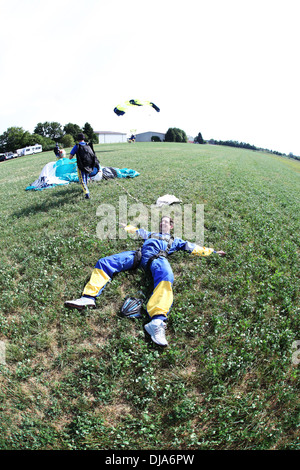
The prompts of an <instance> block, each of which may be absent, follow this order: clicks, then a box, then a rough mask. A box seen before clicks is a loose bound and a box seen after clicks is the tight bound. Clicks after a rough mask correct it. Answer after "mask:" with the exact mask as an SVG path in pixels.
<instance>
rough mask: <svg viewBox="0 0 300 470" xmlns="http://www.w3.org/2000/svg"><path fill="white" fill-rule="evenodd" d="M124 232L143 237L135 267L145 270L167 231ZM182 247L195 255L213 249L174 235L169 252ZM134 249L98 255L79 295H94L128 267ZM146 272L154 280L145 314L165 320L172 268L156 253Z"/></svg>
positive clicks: (170, 301)
mask: <svg viewBox="0 0 300 470" xmlns="http://www.w3.org/2000/svg"><path fill="white" fill-rule="evenodd" d="M125 230H127V231H128V232H131V233H134V232H136V233H137V234H138V235H139V236H140V237H141V238H143V239H144V240H145V241H144V244H143V246H142V248H141V260H140V264H139V267H140V268H142V269H144V270H146V269H147V266H148V262H149V260H150V259H151V258H152V257H153V256H155V255H157V254H158V253H159V252H160V251H165V250H166V249H167V246H168V242H169V239H170V235H169V234H162V233H153V232H148V231H146V230H144V229H136V228H135V227H132V226H127V227H126V228H125ZM179 250H184V251H187V252H189V253H191V254H193V255H196V256H209V255H211V253H213V252H214V249H213V248H205V247H201V246H199V245H197V244H195V243H191V242H187V241H184V240H182V239H181V238H175V239H174V240H173V241H172V244H171V247H170V249H169V254H172V253H174V252H175V251H179ZM135 253H136V252H135V251H124V252H122V253H118V254H116V255H112V256H107V257H105V258H100V259H99V260H98V262H97V263H96V265H95V268H94V269H93V272H92V275H91V278H90V281H89V282H88V283H87V284H86V286H85V288H84V290H83V294H82V296H83V297H90V298H95V297H98V296H99V295H100V294H101V292H102V290H103V288H104V287H105V286H106V284H107V283H108V282H109V281H111V279H112V277H113V275H114V274H116V273H119V272H121V271H126V270H129V269H132V267H133V265H134V258H135ZM150 271H151V274H152V277H153V281H154V290H153V293H152V295H151V297H150V299H149V301H148V303H147V313H148V315H149V316H150V318H151V319H153V317H155V318H161V319H162V320H166V318H167V316H168V314H169V311H170V308H171V306H172V304H173V289H172V286H173V282H174V275H173V271H172V268H171V266H170V264H169V262H168V260H167V258H166V257H164V256H159V257H157V258H155V259H153V261H152V262H151V264H150Z"/></svg>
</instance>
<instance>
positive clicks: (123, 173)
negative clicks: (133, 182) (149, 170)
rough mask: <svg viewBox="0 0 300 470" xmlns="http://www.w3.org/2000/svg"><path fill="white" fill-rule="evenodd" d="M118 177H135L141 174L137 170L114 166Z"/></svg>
mask: <svg viewBox="0 0 300 470" xmlns="http://www.w3.org/2000/svg"><path fill="white" fill-rule="evenodd" d="M114 169H115V171H116V173H117V177H118V178H135V176H139V173H138V172H137V171H135V170H131V169H130V168H114Z"/></svg>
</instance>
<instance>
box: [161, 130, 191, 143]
mask: <svg viewBox="0 0 300 470" xmlns="http://www.w3.org/2000/svg"><path fill="white" fill-rule="evenodd" d="M165 141H166V142H187V135H186V133H185V132H184V131H183V130H182V129H179V128H178V127H170V128H169V129H168V130H167V132H166V135H165Z"/></svg>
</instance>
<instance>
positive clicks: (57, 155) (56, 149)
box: [54, 142, 60, 159]
mask: <svg viewBox="0 0 300 470" xmlns="http://www.w3.org/2000/svg"><path fill="white" fill-rule="evenodd" d="M54 153H55V155H56V158H57V159H58V158H60V150H59V145H58V142H56V145H55V147H54Z"/></svg>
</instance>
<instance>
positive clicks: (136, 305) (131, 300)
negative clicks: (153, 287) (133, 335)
mask: <svg viewBox="0 0 300 470" xmlns="http://www.w3.org/2000/svg"><path fill="white" fill-rule="evenodd" d="M142 305H143V301H142V300H141V299H136V298H135V297H126V299H125V301H124V303H123V305H122V307H121V313H122V315H124V317H128V318H140V317H141V316H142V315H141V309H142Z"/></svg>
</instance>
